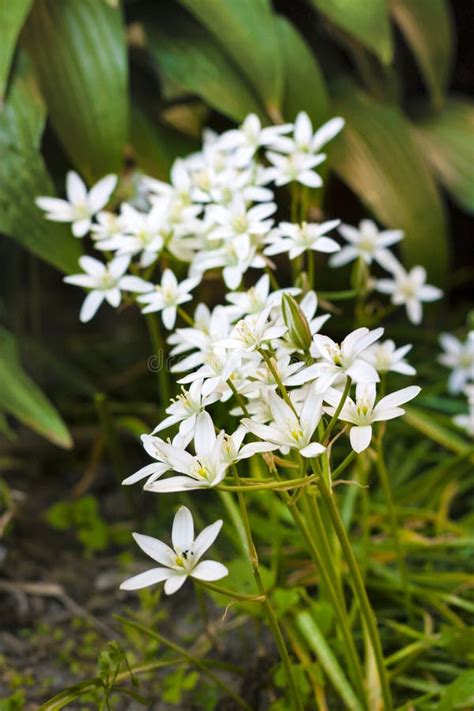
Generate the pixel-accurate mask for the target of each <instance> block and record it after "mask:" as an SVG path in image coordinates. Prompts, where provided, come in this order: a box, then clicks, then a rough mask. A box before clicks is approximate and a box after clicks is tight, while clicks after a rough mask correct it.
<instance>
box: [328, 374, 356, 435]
mask: <svg viewBox="0 0 474 711" xmlns="http://www.w3.org/2000/svg"><path fill="white" fill-rule="evenodd" d="M351 385H352V379H351V378H349V376H347V380H346V384H345V386H344V391H343V393H342V396H341V399H340V400H339V403H338V406H337V407H336V409H335V411H334V415H333V416H332V417H331V419H330V420H329V424H328V426H327V427H326V429H325V430H324V432H323V436H322V437H321V442H325V441H326V440H329V435H330V434H331V432H332V428H333V427H334V425H335V424H336V422H337V419H338V417H339V415H340V414H341V410H342V408H343V407H344V403H345V402H346V400H347V397H348V395H349V392H350V390H351Z"/></svg>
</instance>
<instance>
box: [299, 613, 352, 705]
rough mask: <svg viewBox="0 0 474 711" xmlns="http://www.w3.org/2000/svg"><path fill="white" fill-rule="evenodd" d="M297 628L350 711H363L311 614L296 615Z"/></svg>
mask: <svg viewBox="0 0 474 711" xmlns="http://www.w3.org/2000/svg"><path fill="white" fill-rule="evenodd" d="M296 626H297V627H298V629H299V631H300V632H301V634H302V635H303V637H304V639H305V640H306V642H307V644H308V646H309V648H310V649H311V651H312V652H313V653H314V654H315V655H316V657H317V659H318V662H319V663H320V665H321V666H322V668H323V669H324V671H325V672H326V674H327V675H328V677H329V679H330V680H331V682H332V684H333V686H334V688H335V689H336V691H338V693H339V694H340V696H341V699H342V700H343V701H344V703H345V705H346V708H347V709H350V711H362V706H361V704H360V702H359V700H358V698H357V696H356V695H355V693H354V691H353V689H352V687H351V685H350V684H349V682H348V680H347V677H346V675H345V674H344V672H343V671H342V669H341V667H340V665H339V662H338V661H337V659H336V657H335V656H334V653H333V651H332V650H331V647H330V646H329V644H328V642H327V640H326V638H325V637H324V635H323V633H322V632H321V630H320V629H319V627H318V625H317V624H316V622H315V620H314V619H313V617H311V615H310V613H309V612H299V613H298V614H297V615H296Z"/></svg>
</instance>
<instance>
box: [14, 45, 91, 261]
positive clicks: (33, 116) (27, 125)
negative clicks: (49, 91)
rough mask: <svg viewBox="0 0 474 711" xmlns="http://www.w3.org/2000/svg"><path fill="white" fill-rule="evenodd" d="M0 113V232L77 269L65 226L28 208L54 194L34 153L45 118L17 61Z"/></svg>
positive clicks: (74, 245) (77, 250)
mask: <svg viewBox="0 0 474 711" xmlns="http://www.w3.org/2000/svg"><path fill="white" fill-rule="evenodd" d="M20 59H21V61H19V62H18V64H17V67H16V68H15V72H14V75H13V77H12V82H11V88H10V91H9V92H8V97H7V100H6V102H5V106H4V109H3V111H2V112H1V113H0V153H1V160H0V232H2V233H3V234H5V235H7V236H8V237H11V238H13V239H15V240H16V241H17V242H19V243H20V244H21V245H22V246H23V247H25V248H26V249H28V250H30V251H31V252H33V253H34V254H36V255H37V256H38V257H41V258H42V259H44V260H46V261H47V262H50V264H53V265H54V266H55V267H57V268H58V269H61V270H62V271H65V272H71V271H74V270H77V260H78V259H79V256H80V255H81V245H80V243H79V242H78V240H76V239H74V237H73V236H72V235H71V232H70V230H69V228H68V227H67V226H66V225H63V224H59V223H54V222H48V221H47V220H45V219H44V216H43V213H42V212H41V210H39V209H38V208H37V207H36V205H35V204H34V198H35V197H36V196H37V195H54V192H55V191H54V187H53V184H52V182H51V179H50V177H49V175H48V172H47V170H46V167H45V165H44V162H43V159H42V157H41V154H40V152H39V149H40V141H41V136H42V133H43V128H44V123H45V119H46V110H45V106H44V102H43V99H42V98H41V95H40V93H39V91H38V88H37V86H36V83H35V81H34V80H33V77H32V76H31V74H30V73H29V71H28V66H27V63H26V62H25V61H24V60H25V57H20Z"/></svg>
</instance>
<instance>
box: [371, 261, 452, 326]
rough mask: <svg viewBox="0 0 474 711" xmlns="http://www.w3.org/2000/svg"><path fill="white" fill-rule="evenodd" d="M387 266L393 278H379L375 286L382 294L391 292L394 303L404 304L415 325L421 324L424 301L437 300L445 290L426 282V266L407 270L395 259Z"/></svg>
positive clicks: (396, 304) (397, 304)
mask: <svg viewBox="0 0 474 711" xmlns="http://www.w3.org/2000/svg"><path fill="white" fill-rule="evenodd" d="M387 268H389V269H390V271H391V272H392V274H393V279H379V280H378V281H377V282H376V285H375V288H376V289H377V291H380V292H381V293H382V294H390V296H391V297H392V298H391V301H392V304H394V305H395V306H402V305H404V306H405V308H406V311H407V316H408V318H409V320H410V321H411V322H412V323H414V324H415V325H418V324H420V323H421V321H422V318H423V307H422V303H423V302H424V301H427V302H429V301H437V300H438V299H440V298H441V297H442V296H443V292H442V291H441V289H438V288H437V287H436V286H431V285H430V284H426V269H425V268H424V267H420V266H418V267H413V269H411V270H410V271H409V272H407V271H405V269H404V268H403V267H402V265H401V264H399V263H398V262H397V261H396V260H395V259H393V260H390V263H389V264H388V265H387Z"/></svg>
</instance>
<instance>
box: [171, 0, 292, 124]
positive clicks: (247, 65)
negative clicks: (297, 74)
mask: <svg viewBox="0 0 474 711" xmlns="http://www.w3.org/2000/svg"><path fill="white" fill-rule="evenodd" d="M179 1H180V3H181V4H182V5H184V6H185V7H186V8H187V9H188V10H189V11H190V12H191V13H192V14H193V15H194V16H195V17H196V18H197V19H198V20H199V21H200V22H201V23H202V24H203V25H204V26H205V27H206V28H207V29H208V30H209V32H211V33H212V35H213V36H214V38H215V40H216V42H218V44H219V45H221V47H222V49H223V50H224V51H225V52H226V54H227V55H228V56H229V57H230V58H231V59H232V61H233V63H234V64H235V65H236V66H237V67H239V68H240V70H241V71H242V72H243V73H244V75H245V77H246V79H247V81H248V82H249V84H250V85H251V86H252V87H253V88H254V90H255V92H256V94H257V96H258V97H259V98H260V99H261V101H262V103H263V104H264V105H265V107H266V109H267V112H268V113H269V115H270V116H272V117H274V116H275V114H276V115H277V116H278V114H279V112H280V108H281V100H282V95H283V63H282V58H281V53H280V46H279V41H278V32H277V26H276V23H275V15H274V14H273V12H272V8H271V3H270V2H269V1H268V0H260V1H259V2H256V0H199V2H195V0H179Z"/></svg>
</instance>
